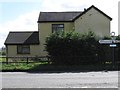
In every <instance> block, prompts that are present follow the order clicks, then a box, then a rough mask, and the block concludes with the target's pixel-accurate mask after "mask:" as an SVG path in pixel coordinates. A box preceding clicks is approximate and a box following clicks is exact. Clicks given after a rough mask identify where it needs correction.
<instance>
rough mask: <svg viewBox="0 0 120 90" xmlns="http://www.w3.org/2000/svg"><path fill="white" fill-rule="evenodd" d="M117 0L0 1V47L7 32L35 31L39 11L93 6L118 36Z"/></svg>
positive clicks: (81, 8)
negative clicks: (109, 23)
mask: <svg viewBox="0 0 120 90" xmlns="http://www.w3.org/2000/svg"><path fill="white" fill-rule="evenodd" d="M118 2H119V0H1V1H0V42H1V43H0V47H2V46H3V45H4V41H5V39H6V37H7V35H8V33H9V31H37V30H38V26H37V20H38V16H39V13H40V11H44V12H45V11H57V12H58V11H83V10H84V8H89V7H90V6H91V5H95V6H96V7H97V8H99V9H100V10H102V11H103V12H104V13H106V14H107V15H108V16H110V17H111V18H113V20H112V21H111V32H112V31H115V32H116V34H118Z"/></svg>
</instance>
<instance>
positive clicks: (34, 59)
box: [1, 56, 50, 64]
mask: <svg viewBox="0 0 120 90" xmlns="http://www.w3.org/2000/svg"><path fill="white" fill-rule="evenodd" d="M1 58H2V60H1V63H3V64H4V63H6V64H9V63H27V64H28V63H39V62H47V63H50V58H49V56H41V57H6V56H4V57H1Z"/></svg>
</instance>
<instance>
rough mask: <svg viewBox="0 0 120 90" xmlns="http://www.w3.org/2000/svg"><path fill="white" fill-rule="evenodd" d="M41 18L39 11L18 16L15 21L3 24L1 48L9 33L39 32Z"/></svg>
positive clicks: (0, 27)
mask: <svg viewBox="0 0 120 90" xmlns="http://www.w3.org/2000/svg"><path fill="white" fill-rule="evenodd" d="M38 16H39V11H37V10H36V11H31V12H29V13H25V14H23V15H20V16H18V17H17V18H16V19H15V20H12V21H8V22H5V23H1V25H0V30H1V33H0V40H1V43H0V46H3V43H4V41H5V39H6V37H7V35H8V33H9V31H37V30H38V25H37V19H38Z"/></svg>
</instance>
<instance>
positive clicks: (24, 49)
mask: <svg viewBox="0 0 120 90" xmlns="http://www.w3.org/2000/svg"><path fill="white" fill-rule="evenodd" d="M17 54H30V45H17Z"/></svg>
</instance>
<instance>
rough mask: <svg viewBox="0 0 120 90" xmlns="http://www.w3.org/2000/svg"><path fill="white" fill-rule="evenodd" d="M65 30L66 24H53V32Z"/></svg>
mask: <svg viewBox="0 0 120 90" xmlns="http://www.w3.org/2000/svg"><path fill="white" fill-rule="evenodd" d="M61 31H64V24H52V33H54V32H61Z"/></svg>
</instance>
